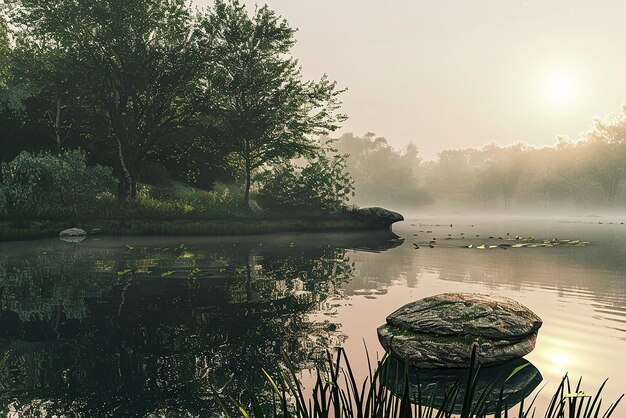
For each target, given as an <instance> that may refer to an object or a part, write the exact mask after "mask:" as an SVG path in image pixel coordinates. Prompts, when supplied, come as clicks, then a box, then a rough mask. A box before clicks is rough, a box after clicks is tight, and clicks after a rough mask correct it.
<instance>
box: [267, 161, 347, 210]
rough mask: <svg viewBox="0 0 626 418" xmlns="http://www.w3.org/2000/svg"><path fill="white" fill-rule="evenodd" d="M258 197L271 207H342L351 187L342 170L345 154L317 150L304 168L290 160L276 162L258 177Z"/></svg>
mask: <svg viewBox="0 0 626 418" xmlns="http://www.w3.org/2000/svg"><path fill="white" fill-rule="evenodd" d="M258 180H259V181H260V182H261V184H262V188H261V191H260V200H261V202H262V203H263V205H264V206H268V207H271V208H273V209H281V208H283V209H293V208H297V209H305V210H307V209H309V210H320V211H323V212H330V213H333V212H339V211H342V210H344V209H345V208H346V204H347V202H348V200H349V198H350V197H351V196H354V186H353V181H352V178H351V177H350V175H349V174H348V173H347V171H346V156H345V155H338V154H329V153H328V152H326V151H324V150H321V151H320V152H319V153H318V154H317V155H315V156H314V157H313V158H311V159H310V160H309V161H308V164H307V165H306V166H304V167H300V168H299V167H294V165H292V164H291V162H290V161H282V162H280V163H278V164H276V165H275V166H274V167H273V169H272V170H268V171H266V172H264V173H262V174H261V175H259V176H258Z"/></svg>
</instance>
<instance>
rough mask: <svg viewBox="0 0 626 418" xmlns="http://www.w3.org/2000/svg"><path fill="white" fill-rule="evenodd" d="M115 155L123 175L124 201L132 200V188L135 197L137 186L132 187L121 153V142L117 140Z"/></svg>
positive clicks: (131, 177) (130, 177) (130, 176)
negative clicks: (117, 157) (118, 159)
mask: <svg viewBox="0 0 626 418" xmlns="http://www.w3.org/2000/svg"><path fill="white" fill-rule="evenodd" d="M117 153H118V156H119V158H120V166H121V168H122V173H123V174H124V183H125V189H126V190H125V194H126V199H127V200H130V199H132V198H134V195H133V188H134V189H135V195H136V188H137V186H136V184H135V186H134V187H133V184H134V180H133V176H132V175H131V174H130V171H129V170H128V167H127V166H126V162H125V161H124V152H123V151H122V142H121V141H120V139H119V138H117Z"/></svg>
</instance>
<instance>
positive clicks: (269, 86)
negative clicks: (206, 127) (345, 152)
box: [201, 0, 345, 204]
mask: <svg viewBox="0 0 626 418" xmlns="http://www.w3.org/2000/svg"><path fill="white" fill-rule="evenodd" d="M201 27H202V31H203V34H204V42H203V45H204V47H205V49H206V50H207V51H208V53H209V56H210V59H208V60H207V62H208V63H209V66H208V68H207V80H208V82H207V88H206V91H205V92H204V99H205V105H206V107H207V109H208V114H209V115H212V117H213V118H214V120H215V121H216V122H215V123H216V124H217V125H218V126H219V129H220V132H221V134H222V135H223V136H224V137H225V138H227V139H228V140H230V141H232V143H233V147H234V150H235V151H234V153H235V155H236V156H237V157H238V159H239V160H240V162H241V165H242V167H243V171H244V172H245V195H244V199H245V202H246V204H247V202H248V200H249V197H250V187H251V182H252V174H253V172H254V171H255V170H256V169H258V168H260V167H262V166H264V165H266V164H268V163H271V162H273V161H276V160H278V159H281V158H287V159H289V158H294V157H297V156H303V155H310V154H311V153H312V152H313V151H314V150H315V149H316V148H317V144H316V142H315V140H313V139H312V138H313V137H314V136H317V135H325V134H327V133H328V132H330V131H334V130H336V129H337V128H338V127H339V123H340V122H342V121H343V120H345V116H343V115H341V114H338V113H337V110H338V109H339V107H340V102H339V100H338V96H339V95H340V94H341V92H342V91H343V90H338V89H337V87H336V83H335V82H331V81H330V80H329V79H328V78H327V77H326V76H324V77H322V78H321V80H320V81H318V82H314V81H304V80H303V79H302V75H301V73H300V67H299V65H298V61H297V60H296V59H294V58H293V57H292V56H291V55H290V49H291V47H292V46H293V45H294V43H295V40H294V29H292V28H290V27H289V25H288V24H287V22H286V21H285V20H283V19H281V18H280V17H279V16H277V15H276V14H275V13H274V12H273V11H272V10H270V9H269V8H268V7H267V6H263V7H261V8H259V9H256V10H255V12H254V13H253V14H252V15H249V14H248V12H247V10H246V8H245V6H243V5H242V4H240V3H239V2H238V1H237V0H232V1H229V2H225V1H222V0H218V1H217V2H216V4H215V6H214V8H213V9H212V10H211V11H210V12H209V13H207V14H206V15H205V16H204V18H203V19H202V25H201Z"/></svg>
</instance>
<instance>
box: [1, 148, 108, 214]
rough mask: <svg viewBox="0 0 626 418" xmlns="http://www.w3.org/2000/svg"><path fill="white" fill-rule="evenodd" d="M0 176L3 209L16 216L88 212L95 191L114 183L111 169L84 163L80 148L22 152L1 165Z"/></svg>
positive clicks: (94, 204) (96, 194) (94, 203)
mask: <svg viewBox="0 0 626 418" xmlns="http://www.w3.org/2000/svg"><path fill="white" fill-rule="evenodd" d="M1 180H2V181H1V183H0V195H2V196H3V200H4V205H5V211H6V212H7V213H8V214H9V215H12V216H14V217H17V218H20V219H32V218H59V217H71V218H74V217H75V216H76V215H77V214H79V213H80V214H91V213H93V212H94V211H95V209H96V208H97V207H98V198H99V194H101V193H106V192H109V193H110V191H111V190H112V188H113V185H114V178H113V176H112V173H111V170H110V169H109V168H108V167H103V166H88V165H87V163H86V156H85V153H84V152H82V151H80V150H70V151H64V152H63V153H61V154H60V155H52V154H50V153H39V154H31V153H28V152H22V153H21V154H20V155H18V156H17V158H15V159H14V160H13V161H11V162H10V163H8V164H4V165H3V166H2V170H1Z"/></svg>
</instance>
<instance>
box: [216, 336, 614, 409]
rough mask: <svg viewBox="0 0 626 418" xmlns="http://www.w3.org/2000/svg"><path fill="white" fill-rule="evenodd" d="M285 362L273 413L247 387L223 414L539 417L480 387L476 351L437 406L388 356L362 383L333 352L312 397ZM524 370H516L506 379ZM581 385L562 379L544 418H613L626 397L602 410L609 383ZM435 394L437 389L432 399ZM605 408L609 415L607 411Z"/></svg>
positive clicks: (227, 400) (225, 404) (226, 400)
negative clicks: (592, 390)
mask: <svg viewBox="0 0 626 418" xmlns="http://www.w3.org/2000/svg"><path fill="white" fill-rule="evenodd" d="M283 358H284V361H285V363H286V370H285V371H283V372H281V373H280V374H279V375H278V376H272V375H270V374H269V373H268V372H266V371H265V370H263V373H264V375H265V377H266V379H267V381H268V384H269V386H270V387H271V388H272V389H273V390H274V397H273V402H272V405H270V410H271V411H273V413H271V414H270V413H268V412H266V411H265V410H264V408H263V407H264V406H265V405H263V404H262V403H261V402H260V399H259V398H258V397H257V394H256V393H254V392H253V391H251V390H250V389H248V388H246V394H247V396H248V397H249V399H250V401H249V403H247V405H249V407H247V406H246V405H243V404H242V403H241V401H239V400H237V399H235V398H234V397H223V396H221V395H218V397H219V399H220V402H221V405H222V410H223V412H224V414H225V415H226V416H227V417H231V416H233V415H231V412H230V411H231V410H236V411H237V412H238V413H237V415H240V416H244V417H249V416H252V417H255V418H262V417H290V416H297V417H310V418H325V417H336V418H342V417H345V418H352V417H361V418H370V417H371V418H378V417H394V418H396V417H397V418H411V417H420V418H421V417H432V418H451V417H459V418H484V417H487V416H493V417H494V418H503V417H505V418H506V417H508V416H509V414H511V416H513V415H512V414H513V412H512V411H511V412H510V411H509V409H511V410H512V409H514V408H513V407H517V406H518V407H519V409H518V411H519V412H518V414H517V418H527V417H531V416H535V412H536V407H535V406H534V399H532V400H531V402H530V404H527V405H526V407H525V405H524V400H522V401H521V402H520V403H519V405H508V404H507V402H506V398H503V395H502V390H501V388H499V387H497V386H496V383H495V382H494V383H493V384H491V385H488V386H487V387H486V388H485V389H483V390H479V389H478V385H477V381H478V377H479V375H480V365H479V364H478V362H477V360H476V347H474V348H473V349H472V359H471V362H470V365H469V373H468V376H467V377H466V378H465V380H464V381H457V382H456V383H455V384H453V385H451V386H450V387H447V388H443V389H444V390H445V396H444V397H443V400H442V401H441V402H440V403H438V404H435V405H433V401H434V397H432V398H426V397H425V396H423V395H422V393H421V392H420V391H419V389H418V393H417V399H414V398H413V397H412V396H411V394H410V392H409V383H408V382H409V380H408V379H409V368H408V366H407V365H405V367H404V370H402V371H399V373H397V374H396V376H398V374H399V375H400V377H395V379H394V370H393V369H392V368H393V363H392V362H391V361H390V360H391V358H390V357H389V356H388V355H387V354H386V355H385V356H384V357H383V359H382V360H380V361H378V362H377V364H376V367H374V369H372V367H371V366H370V367H369V376H368V377H367V378H366V379H365V381H364V382H362V383H360V382H357V381H356V378H355V376H354V373H353V371H352V368H351V366H350V362H349V361H348V358H347V357H346V354H345V352H344V351H343V349H339V351H338V353H337V355H336V357H335V358H333V357H332V356H331V355H330V353H329V354H328V355H327V362H326V364H325V366H324V367H319V366H318V368H317V379H316V381H315V386H314V388H313V391H312V393H313V395H312V399H306V398H305V396H304V393H305V392H304V388H303V387H302V383H301V382H300V379H299V378H298V375H297V372H296V370H295V368H294V366H293V365H292V364H291V362H290V360H289V357H288V356H287V355H285V354H284V353H283ZM368 359H369V355H368ZM396 367H397V366H396ZM519 371H520V370H519V369H516V370H514V371H513V373H512V374H511V375H510V376H509V377H508V378H507V380H508V379H510V378H511V377H513V376H514V374H515V373H518V372H519ZM402 376H403V377H402ZM397 380H401V381H397ZM581 381H582V380H579V382H578V385H577V386H576V388H575V391H573V392H572V390H571V386H570V381H569V378H568V377H567V376H565V377H564V378H563V380H562V381H561V383H560V385H559V386H558V388H557V390H556V392H555V394H554V395H553V397H552V400H551V402H550V404H549V405H548V407H547V409H546V411H545V415H544V416H545V418H562V417H565V416H568V417H581V418H592V417H600V416H601V417H603V418H608V417H610V416H612V414H613V412H614V411H615V409H616V408H617V405H618V404H619V402H620V401H621V400H622V398H623V396H624V395H622V396H621V397H620V398H619V399H618V400H617V401H616V402H614V403H612V404H611V405H609V406H608V407H607V408H605V409H603V408H602V400H601V397H600V395H601V393H602V389H603V388H604V384H606V381H605V382H604V384H602V386H601V387H600V389H599V390H598V392H597V393H596V394H595V395H585V394H584V392H581V391H580V389H581V388H580V385H581ZM394 386H399V387H400V388H401V389H400V391H399V392H394V391H393V389H391V388H392V387H394ZM214 392H215V390H214ZM498 392H499V398H498V400H497V401H496V406H495V411H494V412H492V411H489V410H488V403H487V399H488V397H490V396H493V395H496V397H498V396H497V395H498ZM434 393H435V392H434V391H433V395H434ZM461 394H463V395H461ZM579 400H580V401H579ZM457 405H459V406H460V409H461V411H460V414H457V413H455V412H453V411H454V410H455V407H456V406H457ZM248 410H249V411H248ZM603 410H604V412H602V411H603Z"/></svg>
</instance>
